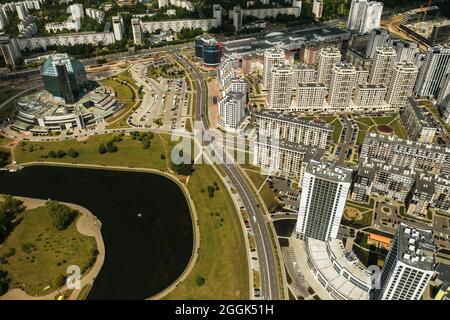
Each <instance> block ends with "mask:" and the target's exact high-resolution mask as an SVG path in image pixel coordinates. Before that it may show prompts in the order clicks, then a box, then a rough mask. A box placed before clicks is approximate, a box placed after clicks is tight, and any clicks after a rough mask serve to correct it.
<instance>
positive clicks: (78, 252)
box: [0, 207, 97, 296]
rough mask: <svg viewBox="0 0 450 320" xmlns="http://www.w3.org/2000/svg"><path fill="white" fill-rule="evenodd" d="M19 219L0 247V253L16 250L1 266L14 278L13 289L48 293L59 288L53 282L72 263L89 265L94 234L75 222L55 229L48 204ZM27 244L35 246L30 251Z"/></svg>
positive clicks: (29, 292)
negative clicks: (79, 228) (78, 228)
mask: <svg viewBox="0 0 450 320" xmlns="http://www.w3.org/2000/svg"><path fill="white" fill-rule="evenodd" d="M18 219H20V220H19V221H20V222H19V224H18V225H17V226H16V227H15V228H14V229H13V231H12V232H11V234H10V235H9V236H8V238H7V239H6V240H5V242H4V243H3V245H2V246H1V247H0V256H3V255H4V254H5V253H7V252H9V250H11V249H12V248H14V250H15V254H14V255H12V256H11V257H8V258H6V259H7V263H2V265H1V269H3V270H5V271H7V272H8V277H9V278H10V279H11V282H10V289H12V288H17V287H20V288H22V289H24V290H25V292H27V293H28V294H30V295H33V296H34V295H45V294H48V293H50V292H52V291H54V290H56V289H58V288H57V287H55V286H54V284H53V281H54V279H55V278H56V277H57V276H60V275H66V270H67V267H68V266H70V265H78V266H80V267H82V266H83V265H86V264H87V263H88V261H89V259H90V257H91V254H92V250H96V249H97V245H96V242H95V238H94V237H89V236H85V235H82V234H80V233H79V232H78V231H77V229H76V221H74V222H72V224H71V225H70V226H69V227H68V228H67V229H66V230H62V231H58V230H57V229H56V228H54V227H53V225H52V224H51V222H50V218H49V216H48V210H47V208H46V207H39V208H35V209H32V210H26V211H24V212H22V213H20V214H19V215H18ZM24 244H31V245H33V246H34V248H33V249H32V251H31V253H27V252H25V251H24V250H23V249H22V246H23V245H24ZM47 286H49V288H48V289H47V290H45V291H44V288H46V287H47Z"/></svg>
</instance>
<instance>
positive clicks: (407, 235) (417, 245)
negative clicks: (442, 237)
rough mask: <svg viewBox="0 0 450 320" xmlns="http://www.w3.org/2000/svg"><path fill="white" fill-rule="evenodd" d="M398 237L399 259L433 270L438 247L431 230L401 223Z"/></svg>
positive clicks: (413, 265)
mask: <svg viewBox="0 0 450 320" xmlns="http://www.w3.org/2000/svg"><path fill="white" fill-rule="evenodd" d="M397 237H398V257H397V258H398V260H400V261H402V262H403V263H405V264H407V265H409V266H412V267H416V268H419V269H422V270H433V266H434V254H435V252H436V247H435V245H434V242H433V236H432V233H431V231H429V230H422V229H419V228H415V227H411V226H408V225H406V224H404V223H401V224H400V226H399V227H398V229H397Z"/></svg>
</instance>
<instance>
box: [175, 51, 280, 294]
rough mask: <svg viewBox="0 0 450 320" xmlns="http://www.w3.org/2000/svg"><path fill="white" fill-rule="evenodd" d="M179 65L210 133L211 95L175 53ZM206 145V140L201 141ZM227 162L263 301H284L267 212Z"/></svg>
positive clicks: (216, 149) (213, 145)
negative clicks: (247, 220)
mask: <svg viewBox="0 0 450 320" xmlns="http://www.w3.org/2000/svg"><path fill="white" fill-rule="evenodd" d="M174 55H175V57H176V58H177V60H178V62H180V63H182V64H183V65H184V66H185V67H186V68H187V69H188V70H189V71H190V72H191V74H192V75H193V77H194V81H195V87H196V92H197V106H196V114H195V117H196V120H197V121H201V122H202V124H203V128H204V129H205V130H207V129H208V128H209V124H208V121H207V120H206V119H207V109H206V108H207V96H206V89H205V82H204V79H203V77H202V75H200V74H199V73H198V71H197V70H196V68H195V66H194V65H192V64H191V63H190V62H189V61H188V60H186V59H184V58H183V57H182V56H181V55H179V54H177V53H174ZM199 143H200V144H202V145H203V142H202V141H199ZM210 147H211V148H212V149H213V150H214V152H215V153H216V154H223V152H224V151H223V150H222V149H223V148H222V147H220V145H219V144H218V143H216V142H212V143H211V145H210ZM226 162H227V163H223V164H218V165H219V166H220V167H221V169H222V170H223V171H224V172H225V173H226V174H227V175H228V177H229V178H230V180H231V181H232V183H233V185H234V187H235V188H236V190H237V192H238V194H239V196H240V198H241V199H242V202H243V204H244V206H245V209H246V210H247V212H248V215H249V218H250V226H251V228H252V230H253V232H254V235H255V241H256V250H257V253H258V259H259V267H260V274H261V298H262V299H265V300H278V299H280V292H279V286H278V275H277V264H276V261H277V260H276V257H275V255H276V252H275V251H274V248H273V245H272V239H271V236H270V234H269V230H268V227H267V221H266V217H265V215H264V213H263V212H262V210H261V209H260V207H259V204H258V202H257V200H256V199H255V196H254V194H253V193H252V191H251V190H250V187H249V186H248V184H247V183H246V182H245V179H244V178H243V175H242V173H241V172H240V168H239V166H238V165H237V164H229V163H228V161H226Z"/></svg>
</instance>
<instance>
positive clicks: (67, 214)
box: [45, 201, 78, 230]
mask: <svg viewBox="0 0 450 320" xmlns="http://www.w3.org/2000/svg"><path fill="white" fill-rule="evenodd" d="M45 204H46V206H47V209H48V213H49V216H50V221H51V223H52V225H53V226H54V227H55V228H56V229H57V230H65V229H66V228H67V227H68V226H69V225H70V224H71V223H72V221H73V220H74V219H75V217H76V216H77V214H78V213H77V211H75V210H73V209H72V208H69V207H68V206H66V205H64V204H61V203H59V202H58V201H47V202H46V203H45Z"/></svg>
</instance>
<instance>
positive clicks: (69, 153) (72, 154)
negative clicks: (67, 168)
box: [67, 148, 79, 158]
mask: <svg viewBox="0 0 450 320" xmlns="http://www.w3.org/2000/svg"><path fill="white" fill-rule="evenodd" d="M67 154H68V155H69V157H71V158H76V157H78V155H79V153H78V151H76V150H74V149H72V148H70V149H69V151H67Z"/></svg>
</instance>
